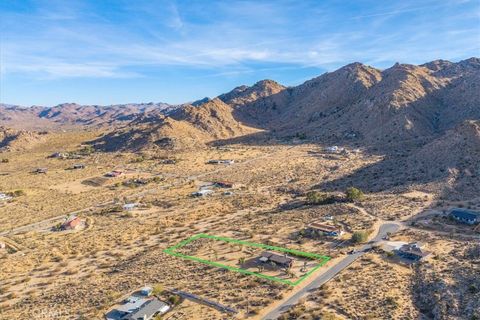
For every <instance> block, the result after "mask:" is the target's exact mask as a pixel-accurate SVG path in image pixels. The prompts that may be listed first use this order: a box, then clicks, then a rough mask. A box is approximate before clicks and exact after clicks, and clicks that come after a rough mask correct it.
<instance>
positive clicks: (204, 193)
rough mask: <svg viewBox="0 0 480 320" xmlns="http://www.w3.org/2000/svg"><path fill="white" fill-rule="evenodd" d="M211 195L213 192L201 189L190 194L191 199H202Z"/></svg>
mask: <svg viewBox="0 0 480 320" xmlns="http://www.w3.org/2000/svg"><path fill="white" fill-rule="evenodd" d="M212 193H213V190H209V189H202V190H198V191H195V192H192V197H204V196H208V195H210V194H212Z"/></svg>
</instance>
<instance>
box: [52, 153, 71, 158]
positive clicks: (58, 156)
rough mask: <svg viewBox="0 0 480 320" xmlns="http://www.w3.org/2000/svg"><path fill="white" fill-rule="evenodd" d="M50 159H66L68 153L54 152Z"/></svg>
mask: <svg viewBox="0 0 480 320" xmlns="http://www.w3.org/2000/svg"><path fill="white" fill-rule="evenodd" d="M50 158H57V159H67V158H68V153H65V152H55V153H53V154H52V155H51V156H50Z"/></svg>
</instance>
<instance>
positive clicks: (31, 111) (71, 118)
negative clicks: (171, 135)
mask: <svg viewBox="0 0 480 320" xmlns="http://www.w3.org/2000/svg"><path fill="white" fill-rule="evenodd" d="M179 107H180V106H177V105H169V104H167V103H153V102H152V103H130V104H118V105H109V106H98V105H79V104H76V103H63V104H60V105H57V106H54V107H40V106H32V107H22V106H16V105H7V104H0V125H5V126H11V127H16V128H48V127H55V126H59V125H60V126H62V125H63V126H65V125H115V124H120V123H125V122H128V121H132V120H134V119H135V118H136V117H138V116H140V115H145V114H168V113H169V112H171V111H173V110H175V109H177V108H179Z"/></svg>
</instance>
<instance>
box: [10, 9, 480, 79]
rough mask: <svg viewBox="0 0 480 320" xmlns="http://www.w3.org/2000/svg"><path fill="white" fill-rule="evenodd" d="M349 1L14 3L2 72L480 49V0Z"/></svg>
mask: <svg viewBox="0 0 480 320" xmlns="http://www.w3.org/2000/svg"><path fill="white" fill-rule="evenodd" d="M352 4H356V5H358V3H357V2H352ZM347 7H348V6H347V5H345V6H344V7H339V4H338V3H337V2H333V1H332V2H329V1H327V2H325V3H322V4H321V5H319V4H318V2H316V1H311V2H310V1H305V2H302V3H301V4H298V2H293V1H275V2H255V1H239V2H237V1H229V2H223V1H215V2H209V3H206V2H203V1H200V2H192V3H189V4H188V5H186V4H185V3H181V4H180V3H176V2H174V1H135V2H134V3H132V2H126V1H125V2H118V5H117V6H115V7H113V8H110V7H102V5H101V4H98V3H96V2H91V3H88V2H86V3H78V2H74V4H72V5H70V3H69V5H65V3H64V2H61V1H58V2H54V5H52V3H51V2H40V4H39V5H38V7H36V8H35V10H31V11H30V12H16V11H14V10H7V9H8V8H6V9H3V12H2V19H3V21H4V22H3V23H4V25H5V26H7V27H8V28H5V30H7V31H5V33H4V35H3V38H2V57H1V59H2V65H3V66H2V71H1V72H2V73H6V74H7V75H8V74H9V73H15V74H23V75H25V76H30V77H35V78H41V79H48V78H72V77H80V78H81V77H84V78H88V77H92V78H98V77H100V78H124V77H140V76H142V73H143V72H144V70H145V69H147V70H148V68H160V69H161V67H162V66H184V67H191V68H204V69H208V70H210V72H209V73H208V74H210V75H229V74H245V73H252V72H254V71H255V70H264V71H265V69H268V68H261V67H255V68H252V67H251V64H255V65H258V64H259V63H267V64H271V63H275V64H286V65H287V66H286V68H292V66H296V67H297V68H304V67H310V66H318V67H322V68H327V69H331V68H335V67H337V66H339V65H342V64H345V63H348V62H351V61H354V60H358V61H367V62H372V63H387V62H391V61H407V62H422V61H426V60H429V59H432V58H440V57H442V58H453V59H456V58H462V57H464V56H465V55H474V54H475V52H477V53H478V52H479V51H480V45H479V44H478V41H476V40H478V37H479V35H480V30H479V29H478V21H477V23H475V20H476V19H478V12H479V11H480V5H478V3H477V4H475V3H474V2H471V1H460V2H456V1H445V2H441V3H439V2H437V1H424V2H423V4H420V5H419V4H417V2H415V1H413V0H408V1H402V2H398V3H393V4H392V3H389V4H388V7H387V8H384V6H383V5H381V4H379V3H378V2H374V1H371V2H370V4H369V5H366V6H364V7H362V8H361V9H362V10H361V12H360V13H359V14H357V13H356V12H355V11H353V10H348V9H345V8H347ZM466 12H468V13H470V18H467V19H465V15H463V14H464V13H466ZM472 12H474V14H472ZM425 15H427V16H428V17H427V18H425ZM400 17H401V18H402V21H399V20H398V19H397V18H400ZM433 18H436V19H433ZM442 25H443V27H442ZM446 39H448V41H445V40H446ZM279 68H281V67H279ZM211 71H214V72H211Z"/></svg>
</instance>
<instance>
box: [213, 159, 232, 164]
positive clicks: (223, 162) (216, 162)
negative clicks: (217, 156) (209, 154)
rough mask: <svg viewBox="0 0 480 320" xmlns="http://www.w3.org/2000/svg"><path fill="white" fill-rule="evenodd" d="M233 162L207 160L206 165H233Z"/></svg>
mask: <svg viewBox="0 0 480 320" xmlns="http://www.w3.org/2000/svg"><path fill="white" fill-rule="evenodd" d="M234 163H235V160H208V161H207V164H234Z"/></svg>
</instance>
